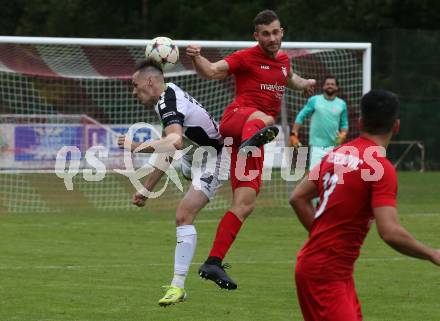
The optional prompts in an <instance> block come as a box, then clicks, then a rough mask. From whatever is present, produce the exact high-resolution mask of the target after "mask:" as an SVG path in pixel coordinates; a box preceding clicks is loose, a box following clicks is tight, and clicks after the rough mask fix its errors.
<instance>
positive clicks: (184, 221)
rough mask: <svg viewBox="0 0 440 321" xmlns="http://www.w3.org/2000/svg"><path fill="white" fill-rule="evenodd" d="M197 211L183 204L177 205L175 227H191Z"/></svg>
mask: <svg viewBox="0 0 440 321" xmlns="http://www.w3.org/2000/svg"><path fill="white" fill-rule="evenodd" d="M196 214H197V211H196V210H194V209H191V208H190V207H188V206H185V204H179V206H178V207H177V210H176V226H182V225H191V224H192V223H193V221H194V217H195V215H196Z"/></svg>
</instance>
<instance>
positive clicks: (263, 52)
mask: <svg viewBox="0 0 440 321" xmlns="http://www.w3.org/2000/svg"><path fill="white" fill-rule="evenodd" d="M254 25H255V32H254V37H255V40H257V42H258V44H257V45H256V46H255V47H252V48H248V49H244V50H239V51H237V52H235V53H233V54H231V55H229V56H227V57H226V58H225V59H222V60H220V61H217V62H215V63H211V62H210V61H208V60H207V59H206V58H205V57H203V56H201V54H200V51H201V48H200V47H199V46H197V45H190V46H188V48H187V50H186V52H187V55H188V56H190V57H191V59H192V62H193V64H194V68H195V69H196V71H197V72H198V74H199V75H201V76H202V77H203V78H207V79H223V78H226V77H228V76H229V75H234V76H235V80H236V96H235V99H234V101H233V102H232V103H231V104H230V105H229V106H228V107H227V108H226V110H225V111H224V114H223V117H222V119H221V121H220V133H221V135H222V136H223V137H225V139H226V138H228V137H231V138H232V141H233V143H232V154H231V168H230V173H231V175H230V177H231V185H232V190H233V200H232V206H231V207H230V208H229V210H228V211H227V212H226V214H225V215H224V217H223V218H222V220H221V221H220V223H219V225H218V229H217V234H216V237H215V240H214V244H213V247H212V249H211V252H210V254H209V257H208V259H207V260H206V262H205V264H203V265H202V266H201V267H200V269H199V274H200V276H202V277H203V278H206V279H209V280H212V281H214V282H215V283H216V284H217V285H219V286H220V287H222V288H226V289H235V288H237V284H236V283H235V282H234V281H233V280H232V279H231V278H229V276H228V275H227V274H226V273H225V271H224V269H223V266H222V260H223V258H224V257H225V255H226V253H227V252H228V250H229V248H230V246H231V245H232V243H233V241H234V239H235V237H236V235H237V233H238V232H239V230H240V228H241V225H242V223H243V222H244V221H245V220H246V218H247V217H248V216H249V215H250V214H251V213H252V210H253V209H254V207H255V202H256V198H257V194H258V192H259V189H260V185H261V174H262V169H263V159H264V155H263V148H262V146H263V145H264V144H265V143H267V142H269V141H271V140H272V139H274V138H275V136H276V135H277V133H278V128H277V127H275V126H273V125H274V121H275V118H276V117H277V115H278V114H279V111H280V106H281V100H282V98H283V94H284V90H285V87H286V86H287V87H289V88H292V89H296V90H304V91H306V92H308V93H309V94H312V93H313V87H314V85H315V80H314V79H303V78H301V77H299V76H298V75H296V74H295V73H293V70H292V68H291V66H290V61H289V58H288V57H287V55H286V54H285V53H283V52H282V51H280V47H281V40H282V38H283V28H281V24H280V21H279V19H278V16H277V15H276V13H275V12H273V11H271V10H264V11H262V12H260V13H258V14H257V16H256V17H255V19H254ZM225 141H226V143H227V141H228V140H227V139H226V140H225ZM248 146H253V147H254V148H253V149H252V154H251V155H250V157H249V156H248V154H247V153H246V152H242V153H239V151H240V150H241V151H245V147H248ZM255 147H258V148H259V149H258V148H255ZM242 149H243V150H242ZM255 174H256V175H255Z"/></svg>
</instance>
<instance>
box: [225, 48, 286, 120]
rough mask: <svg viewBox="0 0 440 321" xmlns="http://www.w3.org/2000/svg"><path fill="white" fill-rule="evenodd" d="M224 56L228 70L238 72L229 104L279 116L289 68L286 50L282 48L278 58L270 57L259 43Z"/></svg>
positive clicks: (234, 73)
mask: <svg viewBox="0 0 440 321" xmlns="http://www.w3.org/2000/svg"><path fill="white" fill-rule="evenodd" d="M225 60H226V62H227V63H228V65H229V69H228V73H229V74H230V75H231V74H233V75H235V88H236V89H235V100H234V101H233V102H232V103H231V105H229V107H232V106H234V107H236V106H237V105H238V106H241V107H251V108H256V109H258V110H261V111H262V112H264V113H266V114H268V115H270V116H272V117H276V116H278V113H279V112H280V108H281V100H282V98H283V94H284V90H285V87H286V86H287V75H288V73H289V70H290V61H289V58H288V57H287V55H286V53H284V52H282V51H279V52H278V54H277V57H276V58H271V57H269V56H268V55H267V54H266V53H265V52H264V51H263V49H261V47H260V46H259V45H256V46H255V47H252V48H248V49H243V50H239V51H236V52H234V53H233V54H231V55H229V56H227V57H226V58H225ZM229 107H228V108H229Z"/></svg>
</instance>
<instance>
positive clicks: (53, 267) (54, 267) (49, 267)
mask: <svg viewBox="0 0 440 321" xmlns="http://www.w3.org/2000/svg"><path fill="white" fill-rule="evenodd" d="M407 260H415V259H413V258H410V257H404V256H403V257H388V258H387V257H382V258H381V257H376V258H373V257H366V258H360V259H359V261H360V262H376V261H377V262H386V261H407ZM229 263H231V264H252V265H265V264H271V265H284V264H294V263H295V261H293V260H287V261H268V262H261V261H230V262H229ZM201 264H203V262H193V263H191V265H197V266H198V265H201ZM149 266H150V267H156V266H158V267H162V266H173V263H146V264H110V265H35V266H6V265H2V266H0V270H81V269H107V268H132V267H149Z"/></svg>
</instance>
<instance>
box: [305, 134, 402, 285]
mask: <svg viewBox="0 0 440 321" xmlns="http://www.w3.org/2000/svg"><path fill="white" fill-rule="evenodd" d="M379 149H382V151H383V152H384V149H383V148H382V147H379V146H378V145H376V143H374V142H373V141H371V140H369V139H367V138H364V137H359V138H357V139H355V140H353V141H351V142H349V143H347V144H345V145H342V146H340V147H338V148H336V149H334V150H333V151H332V152H331V153H330V154H329V155H327V156H326V157H325V158H323V161H322V162H321V164H320V165H319V166H317V167H316V168H314V169H313V170H312V172H310V174H309V178H310V179H316V178H317V176H318V173H317V172H318V170H319V178H318V179H317V180H314V182H315V183H316V184H317V187H318V190H319V196H320V201H319V206H318V208H317V209H316V214H315V220H314V222H313V225H312V228H311V231H310V234H309V239H308V240H307V242H306V244H305V245H304V246H303V248H302V249H301V251H300V252H299V253H298V261H301V266H302V271H303V272H304V273H305V274H306V275H308V276H310V277H312V278H320V279H326V280H334V279H339V280H340V279H347V278H351V277H352V273H353V268H354V262H355V261H356V259H357V258H358V257H359V254H360V248H361V246H362V244H363V242H364V239H365V237H366V236H367V233H368V231H369V229H370V226H371V224H372V222H373V220H374V216H373V208H375V207H381V206H396V195H397V176H396V171H395V169H394V166H393V165H392V164H391V162H390V161H389V160H388V159H386V158H385V157H384V156H382V155H381V154H380V153H379ZM344 171H349V172H345V173H343V172H344ZM313 176H316V177H313ZM341 178H342V180H341ZM338 180H339V182H338Z"/></svg>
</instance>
